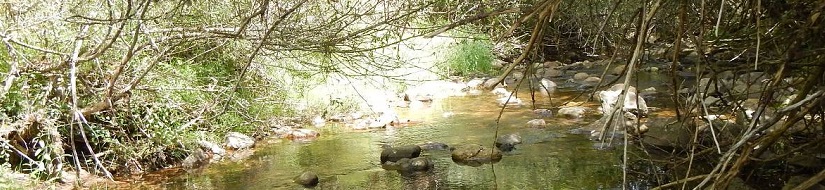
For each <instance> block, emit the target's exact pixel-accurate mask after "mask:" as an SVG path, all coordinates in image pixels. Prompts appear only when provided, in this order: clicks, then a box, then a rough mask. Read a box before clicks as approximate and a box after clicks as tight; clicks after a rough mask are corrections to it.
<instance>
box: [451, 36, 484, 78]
mask: <svg viewBox="0 0 825 190" xmlns="http://www.w3.org/2000/svg"><path fill="white" fill-rule="evenodd" d="M492 48H493V46H492V44H491V43H490V41H489V40H477V39H474V40H463V41H461V42H460V43H459V44H458V45H457V46H455V47H452V48H451V50H450V51H449V52H450V54H449V55H448V56H447V60H446V61H447V63H446V66H442V68H441V71H442V72H446V74H447V75H457V76H472V75H492V74H495V71H494V70H493V66H492V62H493V53H492Z"/></svg>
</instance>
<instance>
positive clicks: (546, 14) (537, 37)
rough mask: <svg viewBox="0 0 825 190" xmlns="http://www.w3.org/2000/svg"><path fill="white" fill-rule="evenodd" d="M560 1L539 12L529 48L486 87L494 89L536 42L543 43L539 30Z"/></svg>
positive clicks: (556, 0)
mask: <svg viewBox="0 0 825 190" xmlns="http://www.w3.org/2000/svg"><path fill="white" fill-rule="evenodd" d="M559 3H561V1H560V0H555V2H553V3H551V4H547V6H545V7H543V8H542V10H543V11H542V12H541V14H539V21H540V22H538V23H536V26H535V27H533V32H532V35H531V36H530V41H529V42H527V48H525V49H524V52H522V53H521V55H520V56H519V57H518V58H517V59H516V60H515V61H513V63H511V64H510V65H508V66H507V69H505V70H504V72H503V73H502V74H501V75H499V76H498V77H496V78H495V80H494V82H491V83H485V84H484V88H485V89H492V88H493V87H495V86H496V85H497V84H499V83H501V82H502V81H504V78H506V77H507V75H510V73H512V72H513V69H515V68H516V65H519V64H521V62H522V61H524V59H525V58H527V55H529V54H530V52H531V51H532V50H533V48H534V47H535V46H536V44H541V41H542V38H543V37H542V36H541V34H540V33H539V31H540V30H541V29H542V28H544V26H546V24H547V23H548V22H549V21H550V20H552V19H553V15H554V14H555V13H556V8H558V5H559Z"/></svg>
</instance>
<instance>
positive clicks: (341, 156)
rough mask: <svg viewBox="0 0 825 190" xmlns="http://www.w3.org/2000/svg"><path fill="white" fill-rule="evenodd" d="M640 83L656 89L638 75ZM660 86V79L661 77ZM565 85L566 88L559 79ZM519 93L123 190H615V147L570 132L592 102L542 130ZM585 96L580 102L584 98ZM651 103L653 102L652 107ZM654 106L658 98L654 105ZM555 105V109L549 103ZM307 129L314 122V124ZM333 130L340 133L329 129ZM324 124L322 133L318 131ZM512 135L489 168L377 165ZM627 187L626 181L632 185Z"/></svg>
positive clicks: (562, 97) (440, 163)
mask: <svg viewBox="0 0 825 190" xmlns="http://www.w3.org/2000/svg"><path fill="white" fill-rule="evenodd" d="M643 81H646V82H647V84H640V85H639V86H640V87H642V88H646V87H649V86H656V88H664V86H657V85H656V83H657V82H654V81H658V80H643ZM658 84H661V83H658ZM562 86H564V85H562ZM521 91H522V92H520V93H519V98H521V99H522V100H524V101H525V102H528V105H526V106H521V107H517V108H510V107H508V108H507V109H505V110H504V112H503V114H502V116H501V120H500V121H499V122H498V124H496V119H497V117H498V116H499V112H500V111H501V108H500V107H499V106H498V104H497V103H496V102H495V99H496V97H495V96H494V95H492V94H490V93H484V94H483V95H478V96H465V97H450V98H446V99H439V100H435V101H434V102H432V103H428V104H427V107H425V108H420V109H413V110H410V109H409V108H399V110H398V112H399V114H400V115H401V117H402V118H403V119H410V120H413V121H421V123H420V124H417V125H412V126H407V127H401V128H388V129H382V130H375V131H351V130H348V129H345V127H344V126H343V125H336V124H332V125H330V124H328V125H327V126H325V127H326V128H333V129H323V130H322V131H344V132H338V133H334V134H323V135H322V136H321V137H319V138H318V139H316V140H313V141H309V142H291V141H288V140H284V141H283V142H279V143H270V144H266V145H262V146H258V147H256V148H255V149H256V151H255V153H254V155H252V156H251V157H249V158H248V159H246V160H243V161H240V162H231V161H229V162H224V163H218V164H212V165H209V166H208V167H207V168H205V169H203V170H202V171H197V172H181V171H180V170H172V171H176V172H171V173H173V174H168V173H155V174H151V175H148V176H144V177H143V178H140V179H137V180H126V181H128V182H127V183H128V184H127V185H126V188H127V189H144V188H147V187H149V188H165V189H302V188H303V187H301V186H300V185H298V184H295V183H293V182H292V179H293V178H294V177H296V176H298V175H299V174H301V173H302V172H304V171H313V172H315V173H317V174H318V175H319V178H320V184H319V185H318V186H317V187H316V189H496V188H497V189H620V188H621V187H622V185H621V184H622V170H621V166H622V157H621V155H622V154H621V148H617V149H616V150H597V149H594V148H593V147H594V146H593V145H594V142H593V141H591V140H589V139H588V138H587V137H586V136H583V135H573V134H569V133H568V131H570V130H571V129H574V128H578V127H581V126H583V125H587V124H588V123H590V122H593V121H595V120H597V119H598V117H599V115H598V114H593V113H595V112H598V111H597V110H595V108H596V107H597V105H596V103H595V102H593V103H590V104H585V105H584V106H586V107H589V108H591V110H589V112H590V113H589V114H586V115H589V117H585V118H582V119H570V118H563V117H554V118H545V120H546V122H547V126H546V127H544V128H530V127H528V126H527V125H526V123H527V121H529V120H531V119H535V118H538V116H537V115H536V114H534V113H533V112H532V110H533V107H532V106H531V105H529V102H530V99H531V98H530V94H529V93H528V92H527V90H521ZM578 93H580V92H575V90H574V91H567V92H564V91H562V92H556V94H555V95H554V96H553V99H552V101H554V102H553V104H552V105H558V104H559V103H561V102H563V101H566V100H570V99H571V98H572V97H573V96H575V95H577V94H578ZM583 99H586V98H579V99H578V101H583ZM549 101H550V100H548V99H547V98H546V97H541V96H537V104H536V107H538V108H548V107H549V105H551V104H549ZM648 104H649V105H650V104H651V103H648ZM653 105H654V106H655V103H653ZM554 111H555V109H554ZM310 128H312V127H310ZM334 128H338V129H334ZM318 130H321V129H318ZM497 132H498V134H499V135H503V134H509V133H517V134H519V135H520V136H521V137H522V141H523V142H524V143H523V144H521V145H518V146H516V150H515V151H512V152H509V153H505V154H504V158H503V159H502V160H501V161H500V162H498V163H496V164H493V165H490V164H485V165H482V166H479V167H472V166H462V165H458V164H456V163H454V162H453V161H452V160H451V157H450V152H449V150H425V151H424V152H422V156H427V157H430V158H431V159H432V160H433V161H434V162H435V169H434V170H433V171H431V172H429V173H425V174H418V175H411V176H409V175H402V174H400V173H398V172H396V171H391V170H384V169H382V168H381V165H380V163H379V156H380V153H381V150H382V146H384V145H390V146H401V145H412V144H422V143H426V142H440V143H445V144H448V145H451V146H453V145H460V144H481V145H484V146H487V147H493V142H494V139H495V137H494V136H495V135H496V133H497ZM631 183H632V182H631Z"/></svg>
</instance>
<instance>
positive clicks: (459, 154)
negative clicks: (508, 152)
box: [450, 144, 501, 166]
mask: <svg viewBox="0 0 825 190" xmlns="http://www.w3.org/2000/svg"><path fill="white" fill-rule="evenodd" d="M450 149H451V151H452V159H453V162H455V163H457V164H462V165H468V166H481V165H482V164H485V163H495V162H498V161H500V160H501V151H499V150H498V149H495V148H486V147H484V146H481V145H477V144H466V145H459V146H456V147H452V148H450Z"/></svg>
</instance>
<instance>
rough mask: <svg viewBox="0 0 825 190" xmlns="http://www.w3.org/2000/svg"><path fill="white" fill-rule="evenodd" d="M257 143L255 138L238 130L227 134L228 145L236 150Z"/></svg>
mask: <svg viewBox="0 0 825 190" xmlns="http://www.w3.org/2000/svg"><path fill="white" fill-rule="evenodd" d="M254 145H255V139H253V138H252V137H249V136H246V135H244V134H242V133H238V132H229V133H227V134H226V147H229V148H231V149H234V150H238V149H245V148H250V147H252V146H254Z"/></svg>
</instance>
